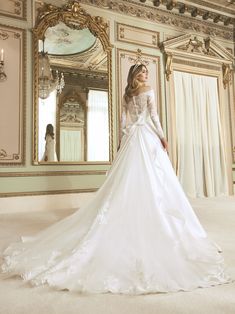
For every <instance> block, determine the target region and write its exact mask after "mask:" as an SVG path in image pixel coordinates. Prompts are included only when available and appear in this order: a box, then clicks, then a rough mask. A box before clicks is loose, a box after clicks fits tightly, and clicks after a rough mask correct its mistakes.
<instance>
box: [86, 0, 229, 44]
mask: <svg viewBox="0 0 235 314" xmlns="http://www.w3.org/2000/svg"><path fill="white" fill-rule="evenodd" d="M80 2H81V3H82V4H87V5H91V6H95V7H99V8H102V9H106V10H111V11H114V12H117V13H120V14H125V15H129V16H134V17H138V18H141V19H144V20H148V21H151V22H156V23H159V24H164V25H168V26H172V27H175V28H179V29H181V30H184V31H185V29H187V30H190V31H193V32H196V33H201V34H205V35H207V36H216V37H220V38H223V39H226V40H230V41H231V40H233V28H232V27H229V26H223V25H219V24H215V23H213V22H210V21H200V20H198V19H196V18H193V17H190V16H184V15H182V14H181V15H180V14H179V13H176V12H174V11H165V10H163V9H160V8H158V7H153V6H149V5H145V4H143V3H142V4H138V3H136V2H133V1H131V0H120V1H112V0H81V1H80Z"/></svg>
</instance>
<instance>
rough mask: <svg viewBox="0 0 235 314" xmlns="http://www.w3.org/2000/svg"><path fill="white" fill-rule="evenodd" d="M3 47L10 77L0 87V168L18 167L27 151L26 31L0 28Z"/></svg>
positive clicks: (5, 26) (1, 26)
mask: <svg viewBox="0 0 235 314" xmlns="http://www.w3.org/2000/svg"><path fill="white" fill-rule="evenodd" d="M0 47H1V49H4V61H5V69H6V74H7V79H6V80H5V81H4V82H1V85H0V95H1V98H2V101H1V106H0V164H1V166H7V167H8V166H11V165H14V166H19V165H22V164H24V163H25V151H26V147H25V145H26V138H25V124H26V108H25V106H26V104H25V100H26V83H25V78H26V66H25V64H26V31H25V30H24V29H21V28H15V27H11V26H8V25H0ZM9 65H10V66H9ZM12 91H13V92H12ZM6 135H8V137H7V136H6ZM9 138H10V139H11V140H9Z"/></svg>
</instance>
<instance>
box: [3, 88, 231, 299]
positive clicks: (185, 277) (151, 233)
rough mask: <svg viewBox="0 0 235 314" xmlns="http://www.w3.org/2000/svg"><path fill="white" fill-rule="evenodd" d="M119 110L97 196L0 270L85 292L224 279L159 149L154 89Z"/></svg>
mask: <svg viewBox="0 0 235 314" xmlns="http://www.w3.org/2000/svg"><path fill="white" fill-rule="evenodd" d="M123 108H124V109H123V118H122V122H123V137H122V141H121V146H120V149H119V151H118V154H117V156H116V159H115V160H114V162H113V164H112V167H111V169H110V171H109V173H108V175H107V178H106V181H105V182H104V184H103V185H102V187H101V188H100V189H99V191H98V192H97V193H96V195H95V196H94V198H93V199H92V200H91V201H90V202H89V203H88V204H87V205H86V206H83V207H82V208H80V209H79V210H78V211H76V212H75V213H74V214H72V215H71V216H69V217H67V218H65V219H63V220H61V221H60V222H58V223H56V224H54V225H52V226H51V227H49V228H48V229H46V230H44V231H42V232H41V233H39V234H38V235H36V236H35V237H31V238H22V242H19V243H14V244H11V245H10V246H9V247H8V248H7V249H6V250H5V252H4V264H3V265H2V269H3V271H4V272H5V273H8V274H9V275H20V276H21V277H22V278H23V279H24V280H25V281H29V282H31V283H32V284H34V285H42V284H48V285H49V286H52V287H55V288H56V289H67V290H71V291H76V292H89V293H107V292H111V293H121V294H132V295H138V294H146V293H157V292H172V291H181V290H183V291H189V290H192V289H195V288H197V287H210V286H214V285H218V284H222V283H226V282H229V281H230V279H229V277H228V275H227V274H226V272H225V271H224V259H223V257H222V255H221V254H220V253H219V252H218V248H217V246H216V245H215V244H213V243H212V242H211V241H210V240H209V239H208V237H207V234H206V232H205V231H204V229H203V227H202V226H201V224H200V222H199V221H198V219H197V217H196V215H195V214H194V212H193V209H192V207H191V205H190V203H189V202H188V200H187V198H186V196H185V194H184V192H183V190H182V188H181V186H180V184H179V181H178V179H177V177H176V175H175V173H174V170H173V168H172V165H171V163H170V160H169V158H168V155H167V152H166V151H165V150H164V148H163V145H162V142H161V139H162V138H163V136H164V134H163V131H162V128H161V125H160V122H159V118H158V115H157V112H156V109H155V102H154V92H153V90H148V91H146V92H142V93H140V94H138V95H136V96H132V97H131V98H130V100H129V101H128V102H125V103H124V106H123Z"/></svg>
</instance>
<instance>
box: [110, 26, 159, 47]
mask: <svg viewBox="0 0 235 314" xmlns="http://www.w3.org/2000/svg"><path fill="white" fill-rule="evenodd" d="M116 28H117V40H118V41H122V42H125V43H131V44H135V45H141V47H142V46H145V47H153V48H158V44H159V36H160V34H159V32H154V31H151V30H148V29H145V28H141V27H136V26H133V25H127V24H122V23H116Z"/></svg>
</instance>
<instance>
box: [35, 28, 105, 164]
mask: <svg viewBox="0 0 235 314" xmlns="http://www.w3.org/2000/svg"><path fill="white" fill-rule="evenodd" d="M38 61H39V62H38V66H39V69H38V73H39V77H38V93H39V102H38V160H39V161H41V162H57V161H58V162H86V161H92V162H93V161H109V110H108V62H107V54H106V52H105V51H104V50H103V47H102V44H101V42H100V40H99V38H96V37H95V36H94V35H93V34H92V33H91V32H90V30H89V29H87V28H85V29H81V30H76V29H72V28H70V27H68V26H66V25H65V24H63V23H62V22H60V23H59V24H57V25H56V26H53V27H49V28H48V29H47V31H46V33H45V37H44V40H39V58H38Z"/></svg>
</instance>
